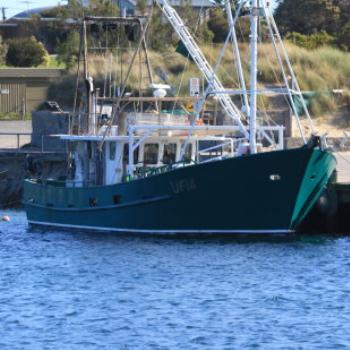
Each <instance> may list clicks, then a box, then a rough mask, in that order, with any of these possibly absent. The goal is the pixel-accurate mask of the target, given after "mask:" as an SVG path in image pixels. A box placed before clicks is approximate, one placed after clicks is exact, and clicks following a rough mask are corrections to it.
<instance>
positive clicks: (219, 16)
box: [208, 8, 228, 43]
mask: <svg viewBox="0 0 350 350" xmlns="http://www.w3.org/2000/svg"><path fill="white" fill-rule="evenodd" d="M208 28H209V29H210V30H211V31H212V33H213V35H214V37H213V41H214V42H215V43H221V42H223V41H225V39H226V37H227V34H228V24H227V20H226V17H225V16H224V13H223V11H222V9H218V8H215V9H213V10H211V11H210V18H209V20H208Z"/></svg>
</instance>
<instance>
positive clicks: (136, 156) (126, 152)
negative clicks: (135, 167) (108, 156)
mask: <svg viewBox="0 0 350 350" xmlns="http://www.w3.org/2000/svg"><path fill="white" fill-rule="evenodd" d="M128 159H129V144H128V143H126V144H125V145H124V151H123V163H124V164H128V163H129V162H128ZM138 162H139V148H138V147H137V148H136V149H135V150H134V164H137V163H138Z"/></svg>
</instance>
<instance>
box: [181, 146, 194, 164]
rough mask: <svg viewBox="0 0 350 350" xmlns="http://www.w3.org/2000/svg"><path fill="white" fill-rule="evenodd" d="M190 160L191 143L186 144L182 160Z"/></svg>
mask: <svg viewBox="0 0 350 350" xmlns="http://www.w3.org/2000/svg"><path fill="white" fill-rule="evenodd" d="M182 147H183V145H182ZM191 159H192V143H188V144H187V146H186V149H185V154H184V160H185V161H190V160H191Z"/></svg>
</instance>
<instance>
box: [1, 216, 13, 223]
mask: <svg viewBox="0 0 350 350" xmlns="http://www.w3.org/2000/svg"><path fill="white" fill-rule="evenodd" d="M1 220H2V221H5V222H9V221H10V220H11V219H10V217H9V216H7V215H4V216H3V217H2V218H1Z"/></svg>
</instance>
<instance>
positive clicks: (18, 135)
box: [17, 133, 20, 151]
mask: <svg viewBox="0 0 350 350" xmlns="http://www.w3.org/2000/svg"><path fill="white" fill-rule="evenodd" d="M19 137H20V134H19V133H17V151H19Z"/></svg>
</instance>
